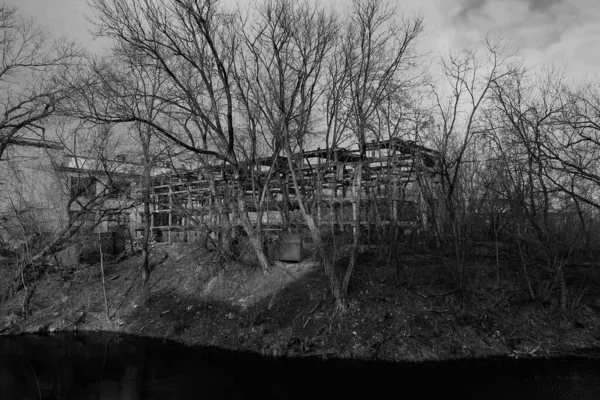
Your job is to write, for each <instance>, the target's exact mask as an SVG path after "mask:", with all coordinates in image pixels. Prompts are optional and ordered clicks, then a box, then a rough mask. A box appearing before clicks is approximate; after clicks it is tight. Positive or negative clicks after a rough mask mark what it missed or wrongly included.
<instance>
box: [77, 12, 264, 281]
mask: <svg viewBox="0 0 600 400" xmlns="http://www.w3.org/2000/svg"><path fill="white" fill-rule="evenodd" d="M92 5H93V7H94V8H95V10H96V11H97V13H98V34H99V35H104V36H107V37H110V38H112V39H114V40H115V41H116V45H117V46H118V47H119V48H121V49H123V50H124V51H130V50H133V51H135V52H136V53H139V54H141V55H143V56H144V58H145V59H146V60H148V62H149V67H150V68H157V69H160V70H161V71H162V73H163V74H164V76H165V77H167V78H168V81H167V82H168V83H167V84H165V87H164V88H163V90H162V91H161V93H160V95H157V94H153V95H152V96H155V97H156V100H157V101H158V102H160V103H161V104H162V105H163V106H164V107H162V110H163V111H161V112H160V113H159V114H158V115H156V116H155V118H154V119H153V120H150V119H149V118H148V115H142V114H141V113H139V112H137V111H136V110H135V109H132V108H131V107H126V105H127V103H128V102H130V101H132V100H133V101H137V99H135V96H133V97H132V96H129V97H128V96H119V97H116V98H115V97H113V98H110V97H106V96H105V97H104V98H103V100H102V101H103V102H104V104H105V107H104V108H103V109H99V107H97V106H96V105H95V104H92V102H90V101H88V102H87V105H88V108H89V109H91V110H93V113H91V114H92V115H90V117H91V118H92V119H93V120H96V121H105V122H108V121H113V122H137V123H141V124H143V125H144V126H146V127H147V128H149V129H153V130H154V131H155V132H156V133H157V134H159V135H161V136H164V137H165V138H167V139H168V140H170V141H172V142H173V143H175V144H176V145H178V146H180V147H182V148H183V149H186V150H189V151H191V152H193V153H195V154H198V156H199V159H200V160H201V161H202V162H203V164H204V165H205V167H206V168H209V169H210V168H214V167H215V166H216V165H218V163H221V164H222V165H223V167H224V168H227V169H229V170H230V171H231V175H230V177H231V179H232V184H233V185H234V186H235V196H234V197H233V198H232V202H231V203H230V206H231V207H232V208H233V209H236V210H237V212H238V215H239V218H240V222H241V224H242V226H243V227H244V230H245V231H246V233H247V235H248V237H249V240H250V242H251V244H252V246H253V248H254V250H255V252H256V254H257V257H258V259H259V262H260V264H261V266H262V268H263V269H264V270H267V269H268V268H269V261H268V259H267V257H266V255H265V253H264V249H263V243H262V237H261V232H260V231H258V230H256V229H255V227H253V225H252V223H251V221H250V219H249V216H248V210H247V206H246V201H245V197H244V188H243V185H242V182H241V181H240V179H239V177H240V172H241V160H240V158H239V156H240V154H239V153H238V152H237V151H236V143H237V140H238V136H237V134H236V126H235V123H234V114H235V111H234V101H235V99H234V81H233V77H232V75H233V64H234V54H235V50H236V48H237V46H238V40H237V35H236V32H235V29H234V27H233V25H232V24H233V22H234V18H233V17H232V14H228V13H226V12H225V11H224V10H222V9H221V8H220V7H219V5H218V2H217V1H213V0H207V1H200V0H171V1H168V2H166V3H163V2H158V1H154V0H134V1H124V0H94V1H92ZM101 84H102V85H104V86H106V85H108V86H110V85H111V83H110V82H106V81H105V82H102V83H101ZM83 95H85V93H83ZM88 98H89V97H88Z"/></svg>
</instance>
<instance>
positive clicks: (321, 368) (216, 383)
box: [0, 334, 600, 400]
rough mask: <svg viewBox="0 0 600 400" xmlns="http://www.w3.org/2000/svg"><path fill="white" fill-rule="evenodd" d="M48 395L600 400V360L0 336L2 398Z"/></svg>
mask: <svg viewBox="0 0 600 400" xmlns="http://www.w3.org/2000/svg"><path fill="white" fill-rule="evenodd" d="M596 354H598V353H596ZM40 398H42V399H304V400H312V399H320V398H328V399H330V400H333V399H342V398H345V399H348V398H361V399H380V398H381V399H395V398H399V399H411V398H415V399H423V398H439V399H446V398H459V399H460V398H463V399H470V398H471V399H573V400H575V399H600V360H598V359H589V358H585V357H569V358H562V359H551V360H542V359H537V360H514V359H510V358H494V359H485V360H470V361H451V362H441V363H422V364H411V363H399V364H395V363H383V362H355V361H344V360H328V361H322V360H317V359H295V360H289V359H283V358H281V359H269V358H262V357H258V356H255V355H248V354H239V353H234V352H228V351H222V350H216V349H211V348H203V347H186V346H183V345H179V344H174V343H171V342H168V341H167V342H163V341H162V340H156V339H141V338H138V337H133V336H124V335H107V334H86V335H81V334H79V335H77V336H75V335H51V336H35V335H26V336H14V337H7V336H5V337H1V336H0V399H7V400H8V399H40Z"/></svg>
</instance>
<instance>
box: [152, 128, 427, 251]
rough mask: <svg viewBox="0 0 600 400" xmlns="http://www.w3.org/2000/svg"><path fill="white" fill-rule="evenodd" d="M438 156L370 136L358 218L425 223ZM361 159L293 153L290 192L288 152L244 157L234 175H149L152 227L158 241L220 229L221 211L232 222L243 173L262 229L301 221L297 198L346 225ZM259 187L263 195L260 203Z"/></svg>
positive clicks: (352, 215)
mask: <svg viewBox="0 0 600 400" xmlns="http://www.w3.org/2000/svg"><path fill="white" fill-rule="evenodd" d="M438 160H439V156H438V153H437V152H436V151H434V150H431V149H429V148H426V147H424V146H422V145H419V144H417V143H415V142H412V141H405V140H398V139H392V140H386V141H376V142H370V143H368V144H367V145H366V146H365V154H364V155H363V157H362V166H363V167H362V171H363V172H362V181H363V182H362V196H361V198H362V201H361V204H362V205H361V210H360V211H361V215H362V217H361V221H360V223H361V224H363V225H366V226H368V227H372V226H386V225H390V224H394V225H396V226H399V227H401V228H402V229H404V230H419V231H423V230H425V231H427V230H431V229H432V221H434V220H435V214H436V203H437V201H436V196H435V191H436V190H435V188H436V185H437V184H438V183H439V175H438V173H437V170H438V169H437V165H438ZM360 161H361V156H360V154H359V152H358V150H351V149H345V148H334V149H325V150H321V149H317V150H313V151H306V152H303V153H299V154H297V155H295V156H294V160H293V163H292V164H293V165H294V168H295V171H296V174H297V178H298V186H299V188H300V193H296V192H295V189H294V185H293V182H292V178H291V174H290V171H289V167H288V165H289V164H288V160H287V158H286V157H284V156H279V155H278V156H272V157H266V158H262V159H258V160H255V161H254V162H252V163H247V165H246V166H245V167H244V168H242V169H241V172H240V174H239V176H234V174H233V173H232V172H231V170H230V169H228V168H226V167H222V166H220V167H219V166H211V167H209V168H197V169H194V170H171V171H169V172H165V173H162V174H160V175H157V176H155V177H154V180H153V181H154V182H153V185H152V191H151V193H152V194H151V198H152V207H153V209H152V218H151V227H152V232H153V233H154V234H155V235H156V236H157V237H158V238H157V241H165V242H166V241H168V242H174V241H189V240H193V239H194V237H195V235H197V234H198V232H199V230H200V229H199V228H206V229H208V230H209V231H216V230H218V229H219V228H220V227H221V226H222V225H223V224H224V222H225V221H223V218H227V219H228V221H227V223H228V224H230V225H232V226H238V225H240V221H239V215H237V212H236V209H235V207H230V204H235V199H236V198H237V197H236V194H235V190H236V188H237V187H238V182H236V181H235V180H236V179H239V180H241V187H242V188H243V190H244V198H245V201H246V209H247V210H248V214H249V217H250V220H251V222H253V223H260V224H261V226H262V229H267V230H268V229H276V230H281V229H282V228H283V226H284V225H286V224H287V225H289V224H290V223H294V224H298V223H300V222H299V221H300V220H301V219H300V218H299V217H298V215H297V214H298V213H297V209H298V201H299V198H300V197H302V198H303V199H304V200H305V201H306V204H307V205H308V207H309V210H308V212H310V213H311V214H312V215H313V217H314V219H315V221H316V223H317V225H319V226H331V227H333V229H340V230H344V229H346V227H349V226H352V225H354V224H355V223H356V217H357V214H358V209H357V192H356V171H357V168H356V167H357V164H358V163H359V162H360ZM269 177H271V178H270V179H269ZM265 186H266V190H264V191H263V188H265ZM263 193H264V194H266V196H265V197H264V199H263V201H262V202H261V201H260V199H261V194H263ZM259 218H260V219H261V220H260V221H258V219H259Z"/></svg>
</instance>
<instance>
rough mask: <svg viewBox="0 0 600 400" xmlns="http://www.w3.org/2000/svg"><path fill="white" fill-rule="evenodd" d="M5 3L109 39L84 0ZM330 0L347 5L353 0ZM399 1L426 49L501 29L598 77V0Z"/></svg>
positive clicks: (521, 44) (98, 44)
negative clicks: (421, 19)
mask: <svg viewBox="0 0 600 400" xmlns="http://www.w3.org/2000/svg"><path fill="white" fill-rule="evenodd" d="M234 1H235V0H226V2H228V3H233V2H234ZM237 1H238V2H240V3H243V2H244V0H237ZM390 1H392V2H395V0H390ZM5 2H6V3H7V4H9V5H13V6H16V7H17V8H18V10H19V11H20V13H22V14H24V15H26V16H30V17H33V18H35V19H36V20H38V21H39V22H40V23H41V24H42V25H45V26H47V27H48V29H49V30H50V31H51V32H53V33H55V34H57V35H64V36H67V37H69V38H71V39H75V40H77V41H78V42H80V43H81V44H82V45H83V46H85V47H87V48H88V49H90V50H92V51H94V52H100V51H101V50H102V48H103V47H106V46H107V45H108V43H107V42H106V41H102V40H94V39H93V38H92V35H91V34H90V33H89V28H90V25H89V23H88V22H87V21H86V18H85V16H86V15H88V16H93V13H92V11H91V10H90V9H89V8H88V6H87V3H86V0H5ZM330 2H331V4H333V5H335V7H344V6H345V5H346V4H348V3H349V0H331V1H330ZM321 3H322V4H325V3H326V0H321ZM397 5H398V7H399V8H400V9H401V10H406V12H407V13H409V14H410V13H411V12H423V13H424V14H425V30H426V35H425V36H424V37H423V38H422V40H421V45H422V46H423V48H424V49H427V50H428V51H432V52H438V51H441V52H447V51H448V50H449V49H459V48H462V47H469V46H474V45H476V44H477V43H479V42H480V40H481V38H482V37H483V36H484V35H485V34H486V33H488V32H492V33H501V34H502V35H503V37H504V38H505V39H507V40H508V41H509V42H510V43H512V44H513V45H514V46H515V47H516V48H517V49H518V51H519V53H520V54H521V55H522V56H523V57H524V58H525V59H526V61H527V63H528V64H530V65H532V66H535V65H539V64H549V63H553V64H555V65H556V66H558V67H562V66H564V65H567V66H568V68H569V74H568V75H570V76H571V77H573V78H576V79H577V78H579V77H582V76H583V75H586V76H587V77H595V76H596V75H600V23H598V21H600V1H598V0H404V1H401V0H398V1H397Z"/></svg>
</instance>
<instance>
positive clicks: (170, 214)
mask: <svg viewBox="0 0 600 400" xmlns="http://www.w3.org/2000/svg"><path fill="white" fill-rule="evenodd" d="M172 226H173V187H172V185H171V180H169V230H168V231H169V233H168V235H169V244H171V229H172Z"/></svg>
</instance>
